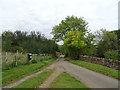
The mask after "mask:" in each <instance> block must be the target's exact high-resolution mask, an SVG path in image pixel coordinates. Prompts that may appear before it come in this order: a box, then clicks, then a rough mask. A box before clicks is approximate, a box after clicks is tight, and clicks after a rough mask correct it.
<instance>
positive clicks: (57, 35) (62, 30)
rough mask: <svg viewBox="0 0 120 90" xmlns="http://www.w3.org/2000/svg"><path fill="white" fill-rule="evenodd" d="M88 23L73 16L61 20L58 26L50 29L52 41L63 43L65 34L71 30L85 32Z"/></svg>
mask: <svg viewBox="0 0 120 90" xmlns="http://www.w3.org/2000/svg"><path fill="white" fill-rule="evenodd" d="M87 27H88V23H87V22H86V21H85V20H84V19H83V18H77V17H75V16H71V17H70V16H68V17H66V18H65V20H62V21H61V23H60V24H59V25H56V26H54V27H53V29H52V32H51V33H52V34H53V39H54V40H55V41H57V42H58V41H61V40H62V41H64V39H65V38H66V34H67V33H68V32H69V31H71V30H78V31H81V32H86V31H87Z"/></svg>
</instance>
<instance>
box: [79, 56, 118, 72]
mask: <svg viewBox="0 0 120 90" xmlns="http://www.w3.org/2000/svg"><path fill="white" fill-rule="evenodd" d="M79 60H82V61H86V62H90V63H94V64H100V65H103V66H107V67H110V68H113V69H117V70H120V61H118V60H112V59H105V58H98V57H91V56H82V55H81V56H80V58H79Z"/></svg>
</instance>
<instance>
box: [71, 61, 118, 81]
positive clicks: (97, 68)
mask: <svg viewBox="0 0 120 90" xmlns="http://www.w3.org/2000/svg"><path fill="white" fill-rule="evenodd" d="M69 62H71V63H73V64H76V65H79V66H82V67H85V68H87V69H90V70H93V71H96V72H100V73H103V74H105V75H107V76H110V77H113V78H116V79H120V77H119V75H118V74H119V73H118V72H119V70H115V69H112V68H108V67H105V66H102V65H98V64H93V63H88V62H85V61H80V60H69Z"/></svg>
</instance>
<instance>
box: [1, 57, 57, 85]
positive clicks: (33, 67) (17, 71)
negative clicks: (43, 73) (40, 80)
mask: <svg viewBox="0 0 120 90" xmlns="http://www.w3.org/2000/svg"><path fill="white" fill-rule="evenodd" d="M54 60H55V58H50V57H46V58H44V60H41V61H39V62H37V63H31V64H27V65H21V66H18V67H15V68H12V69H10V70H5V71H3V72H2V76H3V77H2V84H3V86H5V85H8V84H10V83H12V82H15V81H17V80H19V79H20V78H23V77H25V76H27V75H30V74H32V73H34V72H37V71H39V70H40V69H41V68H42V67H44V66H47V65H49V64H51V63H52V62H54Z"/></svg>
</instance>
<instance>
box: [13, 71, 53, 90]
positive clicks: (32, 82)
mask: <svg viewBox="0 0 120 90" xmlns="http://www.w3.org/2000/svg"><path fill="white" fill-rule="evenodd" d="M52 72H53V70H52V69H48V70H45V71H44V72H42V73H40V74H38V75H37V76H34V77H32V78H30V79H27V80H26V81H24V82H23V83H21V84H19V85H17V86H15V87H13V88H36V87H38V86H39V85H40V84H42V83H43V81H44V80H45V79H46V78H48V77H49V76H50V75H51V74H52Z"/></svg>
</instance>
